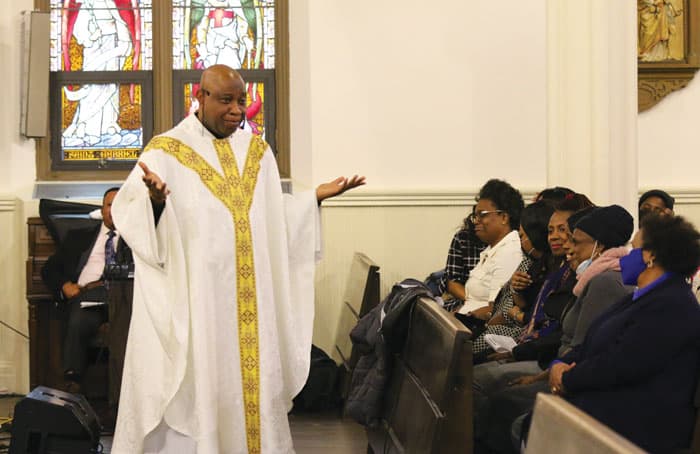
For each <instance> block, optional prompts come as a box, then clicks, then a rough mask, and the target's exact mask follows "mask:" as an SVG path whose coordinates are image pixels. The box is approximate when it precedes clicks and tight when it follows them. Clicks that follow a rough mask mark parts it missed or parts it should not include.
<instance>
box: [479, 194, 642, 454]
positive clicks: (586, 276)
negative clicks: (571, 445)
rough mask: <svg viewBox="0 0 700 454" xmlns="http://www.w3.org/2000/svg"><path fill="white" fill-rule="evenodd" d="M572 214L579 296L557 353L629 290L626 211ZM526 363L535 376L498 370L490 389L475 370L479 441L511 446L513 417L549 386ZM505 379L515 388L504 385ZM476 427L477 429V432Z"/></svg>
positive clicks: (572, 245) (580, 336) (629, 228)
mask: <svg viewBox="0 0 700 454" xmlns="http://www.w3.org/2000/svg"><path fill="white" fill-rule="evenodd" d="M572 218H574V219H575V217H574V216H572V217H570V218H569V221H570V224H569V226H570V228H571V229H573V234H572V236H571V239H570V241H569V242H568V243H567V244H566V246H565V248H566V249H567V254H571V256H572V257H571V260H574V261H575V262H576V263H578V265H577V268H576V270H577V271H576V274H577V277H578V282H577V284H576V286H575V287H574V289H573V293H574V295H576V297H577V299H576V301H575V302H574V303H573V305H572V306H571V308H570V309H569V310H568V311H566V313H565V314H564V316H563V321H562V335H561V345H560V347H559V351H558V355H559V356H561V355H564V354H565V353H567V352H568V351H569V350H570V349H571V348H572V347H573V346H576V345H579V344H580V343H581V342H583V338H584V336H585V334H586V332H587V330H588V326H589V324H590V322H591V321H592V320H593V319H595V318H596V317H597V316H598V315H600V314H601V313H602V312H604V311H605V310H606V309H607V308H609V307H610V306H612V305H613V304H614V303H616V302H617V301H619V300H621V299H622V298H623V297H625V296H626V295H627V294H629V293H631V292H632V290H633V289H632V288H631V287H630V286H625V285H624V284H623V283H622V276H621V274H620V266H619V259H620V257H623V256H624V255H626V254H627V250H626V249H625V248H624V247H622V246H623V245H624V244H626V243H627V242H628V241H629V239H630V236H631V235H632V230H633V227H634V224H633V219H632V216H631V215H630V214H629V213H628V212H627V210H625V209H624V208H622V207H620V206H618V205H611V206H608V207H602V208H592V209H589V211H588V212H587V214H585V215H584V216H583V217H581V218H580V219H578V220H577V221H576V223H575V224H572V223H571V222H572ZM525 363H528V364H530V365H531V366H530V368H531V371H530V373H534V375H524V376H523V375H522V373H521V374H518V372H519V371H520V370H522V371H523V372H525V373H527V372H526V371H525V370H524V368H516V370H514V371H512V372H513V373H512V374H505V373H502V374H499V375H498V379H496V380H490V381H488V382H487V383H488V384H489V386H488V387H486V386H482V388H481V389H478V390H477V388H476V386H477V385H476V383H477V372H476V371H475V394H476V393H477V392H479V393H480V394H481V397H480V398H481V399H482V402H485V403H484V405H483V411H482V412H481V413H480V415H479V419H480V420H479V421H478V423H477V422H476V419H477V417H476V415H475V437H481V440H480V441H481V442H482V443H484V444H485V445H487V446H489V448H490V449H493V450H496V451H498V452H501V451H505V452H508V451H509V450H510V435H509V434H510V426H511V424H512V422H513V420H514V419H515V418H516V417H518V416H519V415H521V414H523V413H526V412H528V411H530V410H531V409H532V406H533V405H534V402H535V396H536V395H537V393H538V392H543V391H547V390H548V386H547V378H548V376H549V369H545V370H544V371H542V372H539V373H536V372H537V370H539V366H541V364H540V365H538V364H537V363H536V362H532V361H526V362H525ZM515 364H518V363H515ZM545 367H546V366H545ZM518 375H521V376H520V377H519V378H516V377H518ZM508 379H509V380H510V384H511V385H517V386H508V385H509V381H508ZM481 380H483V378H481ZM475 401H476V397H475ZM477 428H478V429H480V430H481V432H479V433H477V431H476V429H477Z"/></svg>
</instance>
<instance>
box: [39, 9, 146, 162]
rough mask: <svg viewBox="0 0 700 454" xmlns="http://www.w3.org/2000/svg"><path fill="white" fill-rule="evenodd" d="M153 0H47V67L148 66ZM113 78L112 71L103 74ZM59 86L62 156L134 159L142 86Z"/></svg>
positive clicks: (90, 69) (93, 70) (139, 141)
mask: <svg viewBox="0 0 700 454" xmlns="http://www.w3.org/2000/svg"><path fill="white" fill-rule="evenodd" d="M151 3H152V0H140V1H139V0H51V69H52V70H53V71H60V72H61V73H63V74H72V73H91V74H99V73H104V72H106V71H115V72H123V71H138V70H150V69H151V65H152V47H153V46H152V28H151V25H152V14H151ZM109 79H116V77H114V78H112V77H110V78H108V80H109ZM95 80H104V76H102V79H94V80H93V81H92V82H84V83H83V82H81V84H80V85H75V84H71V83H66V84H63V85H62V86H61V94H60V97H61V113H62V121H61V149H62V157H63V160H66V161H75V160H100V159H127V160H129V159H136V157H137V152H138V150H139V149H140V147H141V146H142V145H143V143H142V142H143V126H142V109H141V86H140V85H138V84H134V83H124V84H119V83H117V82H114V83H106V82H99V83H98V82H95Z"/></svg>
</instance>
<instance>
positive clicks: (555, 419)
mask: <svg viewBox="0 0 700 454" xmlns="http://www.w3.org/2000/svg"><path fill="white" fill-rule="evenodd" d="M525 452H526V454H527V453H537V454H549V453H552V454H554V453H556V454H588V453H591V452H595V453H598V454H622V453H625V454H637V453H639V454H642V453H643V452H645V451H643V450H642V449H640V448H639V447H637V445H635V444H634V443H632V442H631V441H629V440H627V439H626V438H624V437H623V436H621V435H620V434H618V433H617V432H615V431H614V430H612V429H610V428H609V427H608V426H606V425H605V424H603V423H601V422H600V421H598V420H597V419H595V418H593V417H592V416H590V415H588V414H587V413H585V412H583V411H581V410H579V409H578V408H576V407H575V406H573V405H571V404H570V403H569V402H567V401H566V400H564V399H562V398H560V397H557V396H553V395H549V394H542V393H540V394H538V395H537V400H536V401H535V411H534V413H533V417H532V425H531V426H530V434H529V436H528V442H527V449H526V451H525Z"/></svg>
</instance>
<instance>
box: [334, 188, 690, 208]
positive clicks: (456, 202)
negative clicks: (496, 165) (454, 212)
mask: <svg viewBox="0 0 700 454" xmlns="http://www.w3.org/2000/svg"><path fill="white" fill-rule="evenodd" d="M649 189H651V188H649ZM646 191H647V189H646V188H645V189H640V190H638V192H637V198H639V196H641V195H642V194H643V193H644V192H646ZM667 192H668V193H669V194H671V196H673V198H675V199H676V204H677V205H700V188H678V189H675V190H667ZM477 193H478V191H475V190H473V189H472V190H469V191H466V190H465V191H457V190H444V191H440V190H431V191H425V192H419V191H415V190H413V191H410V190H405V191H401V190H398V191H397V190H387V191H365V190H362V189H360V190H356V191H353V192H348V193H347V194H344V195H342V196H340V197H335V198H333V199H330V200H327V201H325V202H323V206H324V207H407V206H408V207H410V206H415V207H425V206H434V207H437V206H460V207H464V206H471V205H472V204H473V201H474V198H475V197H476V195H477ZM521 193H522V194H523V198H524V199H525V203H526V204H527V203H529V201H530V200H532V199H533V198H534V196H535V194H537V191H536V190H531V189H526V190H521Z"/></svg>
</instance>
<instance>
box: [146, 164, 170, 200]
mask: <svg viewBox="0 0 700 454" xmlns="http://www.w3.org/2000/svg"><path fill="white" fill-rule="evenodd" d="M139 166H140V167H141V169H142V170H143V178H142V179H143V182H144V183H146V187H148V195H149V196H150V197H151V200H153V202H155V203H158V204H162V203H165V199H166V198H167V197H168V194H170V190H169V189H168V185H167V184H165V182H164V181H163V180H161V179H160V177H159V176H158V174H157V173H154V172H151V170H150V169H149V168H148V166H147V165H146V164H144V163H143V162H139Z"/></svg>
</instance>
